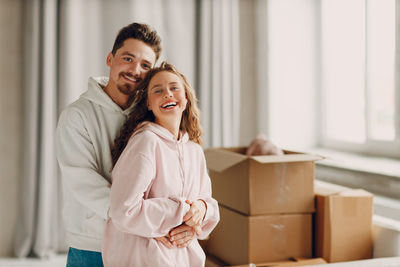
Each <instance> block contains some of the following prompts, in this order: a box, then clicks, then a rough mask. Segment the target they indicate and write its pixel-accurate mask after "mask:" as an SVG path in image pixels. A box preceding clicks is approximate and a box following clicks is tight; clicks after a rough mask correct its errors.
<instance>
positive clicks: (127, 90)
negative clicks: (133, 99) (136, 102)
mask: <svg viewBox="0 0 400 267" xmlns="http://www.w3.org/2000/svg"><path fill="white" fill-rule="evenodd" d="M117 88H118V90H119V91H120V92H121V93H123V94H124V95H127V96H130V95H132V94H133V93H134V92H135V87H134V85H132V84H128V83H126V84H123V85H117Z"/></svg>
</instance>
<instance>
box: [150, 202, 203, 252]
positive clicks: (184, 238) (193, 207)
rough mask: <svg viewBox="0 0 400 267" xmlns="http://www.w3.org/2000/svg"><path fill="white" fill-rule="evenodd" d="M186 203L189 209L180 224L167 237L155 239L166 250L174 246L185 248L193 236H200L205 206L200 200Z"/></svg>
mask: <svg viewBox="0 0 400 267" xmlns="http://www.w3.org/2000/svg"><path fill="white" fill-rule="evenodd" d="M186 203H187V204H189V205H190V209H189V211H188V212H187V213H186V214H185V216H184V217H183V222H182V224H181V225H179V226H177V227H175V228H173V229H171V231H169V234H168V235H167V236H162V237H157V238H155V239H156V240H158V241H159V242H161V243H163V244H164V245H165V246H166V247H168V248H173V247H174V246H177V247H178V248H183V247H187V246H188V245H189V243H190V242H191V241H192V239H193V238H194V237H195V234H197V235H200V234H201V231H202V230H201V223H202V222H203V219H204V216H205V214H206V211H207V205H206V203H205V202H204V201H203V200H201V199H198V200H195V201H193V202H191V201H189V200H186Z"/></svg>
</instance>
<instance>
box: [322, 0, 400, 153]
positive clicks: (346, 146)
mask: <svg viewBox="0 0 400 267" xmlns="http://www.w3.org/2000/svg"><path fill="white" fill-rule="evenodd" d="M366 1H368V0H366ZM395 4H396V18H395V20H396V37H395V38H396V44H395V46H396V52H395V57H396V58H395V140H394V141H376V140H371V139H369V134H368V132H367V134H366V135H367V137H366V138H367V140H366V142H365V143H363V144H357V143H351V142H345V141H338V140H333V139H330V138H329V137H327V133H326V128H327V127H326V120H325V119H324V118H325V116H324V115H325V112H326V111H325V110H324V106H325V105H324V103H323V99H324V87H323V82H322V79H319V81H318V84H319V86H318V87H319V88H321V91H320V93H319V99H320V100H321V101H320V104H319V110H320V114H322V116H320V122H319V125H320V126H321V127H319V130H318V132H319V134H318V139H319V142H318V143H319V144H318V145H319V146H321V147H324V148H329V149H335V150H341V151H348V152H353V153H360V154H364V155H370V156H382V157H392V158H400V0H396V2H395ZM317 5H318V7H317V8H316V10H317V13H318V14H317V18H318V20H319V23H317V24H318V25H321V6H320V3H319V1H318V3H317ZM321 31H322V28H321V27H317V36H318V40H319V41H318V43H319V44H318V47H319V49H318V52H317V53H319V56H318V58H319V66H321V67H322V60H323V58H322V42H321V40H322V39H321V37H322V36H321ZM366 64H368V60H367V63H366ZM366 66H367V65H366ZM322 73H323V72H322V70H321V68H320V69H319V76H321V75H322ZM364 90H366V94H365V98H366V99H365V101H366V103H367V101H368V94H367V90H368V84H367V83H366V86H365V88H364ZM367 112H368V111H366V112H365V116H366V117H367V118H366V131H368V113H367Z"/></svg>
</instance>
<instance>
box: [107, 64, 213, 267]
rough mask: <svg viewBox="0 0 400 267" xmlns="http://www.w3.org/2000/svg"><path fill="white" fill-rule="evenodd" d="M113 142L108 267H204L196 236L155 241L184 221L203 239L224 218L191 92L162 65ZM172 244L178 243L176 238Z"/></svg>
mask: <svg viewBox="0 0 400 267" xmlns="http://www.w3.org/2000/svg"><path fill="white" fill-rule="evenodd" d="M134 103H135V104H134V109H133V110H132V112H131V114H130V117H129V118H128V120H127V122H126V124H125V125H124V127H123V129H122V131H121V135H120V136H119V137H118V138H117V140H116V142H115V147H114V149H113V160H114V163H115V167H114V169H113V171H112V178H113V184H112V187H111V206H110V214H109V215H110V219H109V220H108V221H107V224H106V229H105V232H104V240H103V249H102V252H103V253H102V254H103V261H104V265H105V266H204V263H205V255H204V252H203V251H202V249H201V247H200V245H199V244H198V242H197V239H194V240H193V241H192V242H191V243H190V244H189V245H188V246H187V247H178V246H173V247H172V248H168V247H166V246H164V245H162V244H161V243H160V242H158V241H157V240H156V239H155V238H158V237H164V236H168V233H169V231H170V230H171V229H173V228H174V227H176V226H178V225H181V224H187V225H189V226H192V227H194V228H195V229H196V232H197V237H198V238H199V239H202V238H205V237H206V236H207V235H208V234H209V233H210V232H211V231H212V230H213V229H214V227H215V226H216V225H217V223H218V221H219V211H218V203H217V201H216V200H215V199H213V198H212V197H211V183H210V178H209V177H208V174H207V169H206V163H205V158H204V154H203V150H202V148H201V146H200V144H201V128H200V123H199V114H198V113H199V112H198V109H197V104H196V97H195V95H194V90H193V89H192V88H191V86H190V85H189V83H188V82H187V80H186V78H185V77H184V75H183V74H181V73H179V72H178V71H177V70H176V69H175V68H174V67H173V66H172V65H170V64H168V63H165V62H163V63H162V64H161V66H160V67H159V68H155V69H153V70H151V71H149V73H148V75H147V77H146V79H145V80H144V81H143V83H142V84H141V86H140V87H139V88H138V89H137V93H136V96H135V99H134ZM171 241H173V240H171Z"/></svg>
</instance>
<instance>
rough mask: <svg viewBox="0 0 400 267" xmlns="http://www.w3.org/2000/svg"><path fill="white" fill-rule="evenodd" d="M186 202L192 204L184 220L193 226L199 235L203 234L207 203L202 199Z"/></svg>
mask: <svg viewBox="0 0 400 267" xmlns="http://www.w3.org/2000/svg"><path fill="white" fill-rule="evenodd" d="M186 203H187V204H189V205H190V210H189V211H188V212H187V213H186V215H185V216H184V217H183V222H184V223H185V224H186V225H188V226H191V227H193V228H194V230H195V231H196V233H197V234H198V235H199V234H201V223H202V222H203V219H204V216H205V215H206V211H207V206H206V203H205V202H204V201H203V200H201V199H198V200H196V201H193V202H191V201H189V200H186Z"/></svg>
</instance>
